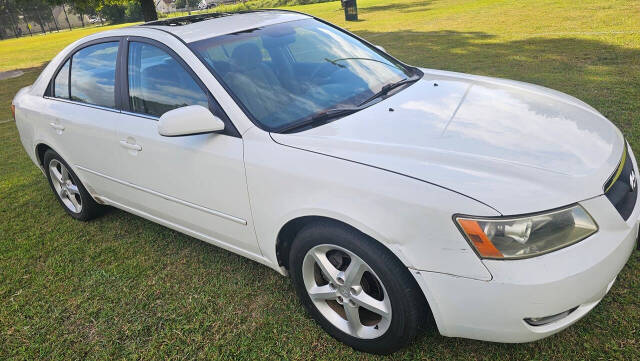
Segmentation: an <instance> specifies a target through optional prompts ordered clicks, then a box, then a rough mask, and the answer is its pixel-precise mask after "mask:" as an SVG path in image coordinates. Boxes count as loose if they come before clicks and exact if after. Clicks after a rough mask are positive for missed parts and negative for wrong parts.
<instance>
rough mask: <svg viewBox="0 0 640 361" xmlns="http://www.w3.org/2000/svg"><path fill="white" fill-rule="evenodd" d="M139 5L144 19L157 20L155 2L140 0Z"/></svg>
mask: <svg viewBox="0 0 640 361" xmlns="http://www.w3.org/2000/svg"><path fill="white" fill-rule="evenodd" d="M140 7H141V8H142V17H143V18H144V21H153V20H158V13H156V4H155V3H154V2H153V0H140Z"/></svg>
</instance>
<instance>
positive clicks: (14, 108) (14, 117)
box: [11, 104, 16, 121]
mask: <svg viewBox="0 0 640 361" xmlns="http://www.w3.org/2000/svg"><path fill="white" fill-rule="evenodd" d="M11 114H13V120H14V121H15V120H16V106H15V105H13V104H11Z"/></svg>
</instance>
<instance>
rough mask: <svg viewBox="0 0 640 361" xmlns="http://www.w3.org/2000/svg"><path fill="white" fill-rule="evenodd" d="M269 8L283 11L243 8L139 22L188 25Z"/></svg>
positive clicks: (161, 24)
mask: <svg viewBox="0 0 640 361" xmlns="http://www.w3.org/2000/svg"><path fill="white" fill-rule="evenodd" d="M269 10H272V11H283V10H278V9H259V10H243V11H237V12H232V13H207V14H198V15H189V16H182V17H178V18H171V19H164V20H156V21H150V22H148V23H144V24H141V25H160V26H182V25H189V24H193V23H197V22H200V21H205V20H210V19H217V18H222V17H225V16H231V15H235V14H246V13H257V12H264V11H269ZM284 11H286V10H284Z"/></svg>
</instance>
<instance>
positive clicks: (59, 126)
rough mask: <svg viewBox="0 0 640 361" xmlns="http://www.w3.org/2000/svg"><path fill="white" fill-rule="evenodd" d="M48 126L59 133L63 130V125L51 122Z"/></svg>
mask: <svg viewBox="0 0 640 361" xmlns="http://www.w3.org/2000/svg"><path fill="white" fill-rule="evenodd" d="M49 126H50V127H51V128H53V129H55V130H60V131H62V130H64V125H62V124H57V123H53V122H51V123H49Z"/></svg>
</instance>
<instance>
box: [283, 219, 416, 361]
mask: <svg viewBox="0 0 640 361" xmlns="http://www.w3.org/2000/svg"><path fill="white" fill-rule="evenodd" d="M320 244H332V245H336V246H339V247H342V248H345V249H348V250H349V251H351V252H353V253H355V254H356V255H358V257H360V258H361V259H362V260H363V261H364V262H366V263H367V264H368V265H369V267H371V269H373V271H374V272H375V273H376V275H377V276H378V277H379V278H380V281H381V282H382V283H383V285H384V287H385V290H386V296H388V297H389V300H390V302H391V309H392V317H391V324H390V325H389V328H388V329H387V331H386V332H385V333H384V334H383V335H382V336H380V337H377V338H374V339H360V338H357V337H353V336H351V335H349V334H347V333H345V332H343V331H341V330H340V329H338V328H337V327H335V326H334V325H333V324H331V322H329V321H328V320H327V319H326V318H325V317H324V316H323V315H322V314H321V313H320V311H319V310H318V309H317V307H316V306H315V305H314V304H313V302H312V301H311V298H310V297H309V295H308V293H307V290H306V287H305V285H304V281H303V279H302V262H303V259H304V256H305V255H306V253H307V252H308V251H309V250H310V249H311V248H313V247H314V246H317V245H320ZM289 265H290V270H289V271H290V274H291V279H292V282H293V285H294V288H295V290H296V293H297V295H298V297H299V299H300V301H301V302H302V304H303V305H304V307H305V308H306V309H307V311H308V312H309V313H310V314H311V316H312V317H313V318H314V319H315V320H316V321H317V322H318V323H319V324H320V326H321V327H322V328H323V329H324V330H325V331H326V332H327V333H329V334H330V335H331V336H333V337H334V338H336V339H337V340H339V341H341V342H343V343H346V344H347V345H349V346H351V347H353V348H355V349H357V350H360V351H364V352H369V353H376V354H389V353H392V352H394V351H396V350H398V349H400V348H402V347H404V346H405V345H406V344H408V343H409V342H410V341H411V340H412V339H413V338H414V337H415V335H416V334H417V332H418V330H419V329H420V326H421V325H420V323H421V322H423V321H424V317H423V313H424V311H423V310H422V309H421V307H420V299H421V298H420V297H419V295H418V294H417V293H416V292H417V291H418V290H416V287H415V286H416V285H415V280H413V279H412V276H411V274H410V273H409V271H408V269H407V268H406V267H405V266H404V265H403V264H402V262H400V260H398V258H397V257H396V256H395V255H394V254H393V253H391V251H389V250H388V249H387V248H386V247H384V246H383V245H382V244H380V243H378V242H377V241H375V240H373V239H371V238H369V237H367V236H366V235H364V234H362V233H360V232H358V231H357V230H355V229H351V228H349V227H345V226H340V225H335V224H332V223H321V224H316V225H312V226H310V227H307V228H305V229H303V230H301V231H300V232H299V233H298V234H297V236H296V238H295V240H294V243H293V245H292V248H291V253H290V261H289ZM412 281H413V282H412ZM423 307H424V308H426V307H427V305H426V304H424V305H423Z"/></svg>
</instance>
